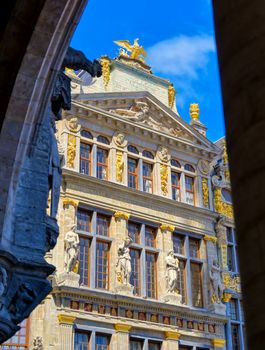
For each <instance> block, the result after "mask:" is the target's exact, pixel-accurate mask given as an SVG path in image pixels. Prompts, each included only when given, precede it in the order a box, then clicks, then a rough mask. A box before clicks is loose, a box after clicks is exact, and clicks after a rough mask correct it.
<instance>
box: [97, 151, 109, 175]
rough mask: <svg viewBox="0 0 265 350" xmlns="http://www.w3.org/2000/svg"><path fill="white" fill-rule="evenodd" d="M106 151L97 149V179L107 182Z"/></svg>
mask: <svg viewBox="0 0 265 350" xmlns="http://www.w3.org/2000/svg"><path fill="white" fill-rule="evenodd" d="M107 162H108V151H107V150H105V149H102V148H97V178H98V179H102V180H107V168H108V167H107Z"/></svg>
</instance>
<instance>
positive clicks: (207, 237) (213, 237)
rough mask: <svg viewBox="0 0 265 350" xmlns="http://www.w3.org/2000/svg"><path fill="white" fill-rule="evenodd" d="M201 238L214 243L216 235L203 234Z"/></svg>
mask: <svg viewBox="0 0 265 350" xmlns="http://www.w3.org/2000/svg"><path fill="white" fill-rule="evenodd" d="M203 239H204V240H205V241H210V242H213V243H214V244H215V243H216V241H217V237H215V236H210V235H204V237H203Z"/></svg>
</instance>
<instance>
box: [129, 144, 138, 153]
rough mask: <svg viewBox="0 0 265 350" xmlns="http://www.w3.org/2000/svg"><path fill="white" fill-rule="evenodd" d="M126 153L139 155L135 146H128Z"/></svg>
mask: <svg viewBox="0 0 265 350" xmlns="http://www.w3.org/2000/svg"><path fill="white" fill-rule="evenodd" d="M128 151H129V152H131V153H135V154H139V151H138V149H137V148H136V147H135V146H132V145H129V146H128Z"/></svg>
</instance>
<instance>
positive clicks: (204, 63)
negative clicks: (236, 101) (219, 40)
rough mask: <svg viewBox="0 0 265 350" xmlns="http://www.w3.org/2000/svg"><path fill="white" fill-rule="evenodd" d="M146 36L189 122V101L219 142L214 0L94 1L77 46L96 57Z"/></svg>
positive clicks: (155, 65) (153, 61) (157, 68)
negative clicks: (118, 43)
mask: <svg viewBox="0 0 265 350" xmlns="http://www.w3.org/2000/svg"><path fill="white" fill-rule="evenodd" d="M134 38H140V40H139V44H140V45H143V46H144V47H145V49H146V51H147V53H148V57H147V59H146V62H147V63H148V64H149V65H151V67H152V70H153V73H154V74H156V75H158V76H161V77H163V78H166V79H169V80H171V81H172V82H173V83H174V86H175V88H176V90H177V100H176V101H177V109H178V111H179V113H180V115H181V116H182V118H184V119H185V120H186V121H189V104H190V103H193V102H197V103H199V104H200V110H201V116H200V120H201V121H202V122H203V123H204V124H205V125H206V126H207V127H208V131H207V136H208V138H209V139H210V140H212V141H215V140H217V139H219V138H220V137H222V136H223V135H224V122H223V110H222V102H221V92H220V82H219V72H218V65H217V57H216V47H215V41H214V28H213V18H212V8H211V0H164V1H161V0H160V1H158V0H133V1H132V0H127V1H124V0H123V1H121V0H114V1H110V0H90V1H89V3H88V5H87V7H86V9H85V11H84V13H83V16H82V18H81V20H80V23H79V25H78V27H77V29H76V32H75V34H74V37H73V39H72V42H71V45H72V46H73V47H74V48H76V49H79V50H82V51H83V52H84V53H85V54H86V56H87V57H88V58H90V59H93V58H99V57H100V56H101V55H105V54H106V55H108V56H109V57H111V58H114V57H115V56H117V54H118V46H116V45H115V44H114V43H113V41H114V40H130V42H132V41H133V39H134Z"/></svg>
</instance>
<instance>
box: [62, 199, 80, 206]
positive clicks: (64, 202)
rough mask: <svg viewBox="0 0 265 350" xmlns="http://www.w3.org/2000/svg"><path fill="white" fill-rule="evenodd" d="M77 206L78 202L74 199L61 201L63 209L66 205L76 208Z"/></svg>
mask: <svg viewBox="0 0 265 350" xmlns="http://www.w3.org/2000/svg"><path fill="white" fill-rule="evenodd" d="M78 204H79V201H78V200H76V199H72V198H64V199H63V206H64V207H65V206H66V205H72V206H73V207H75V208H77V207H78Z"/></svg>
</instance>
